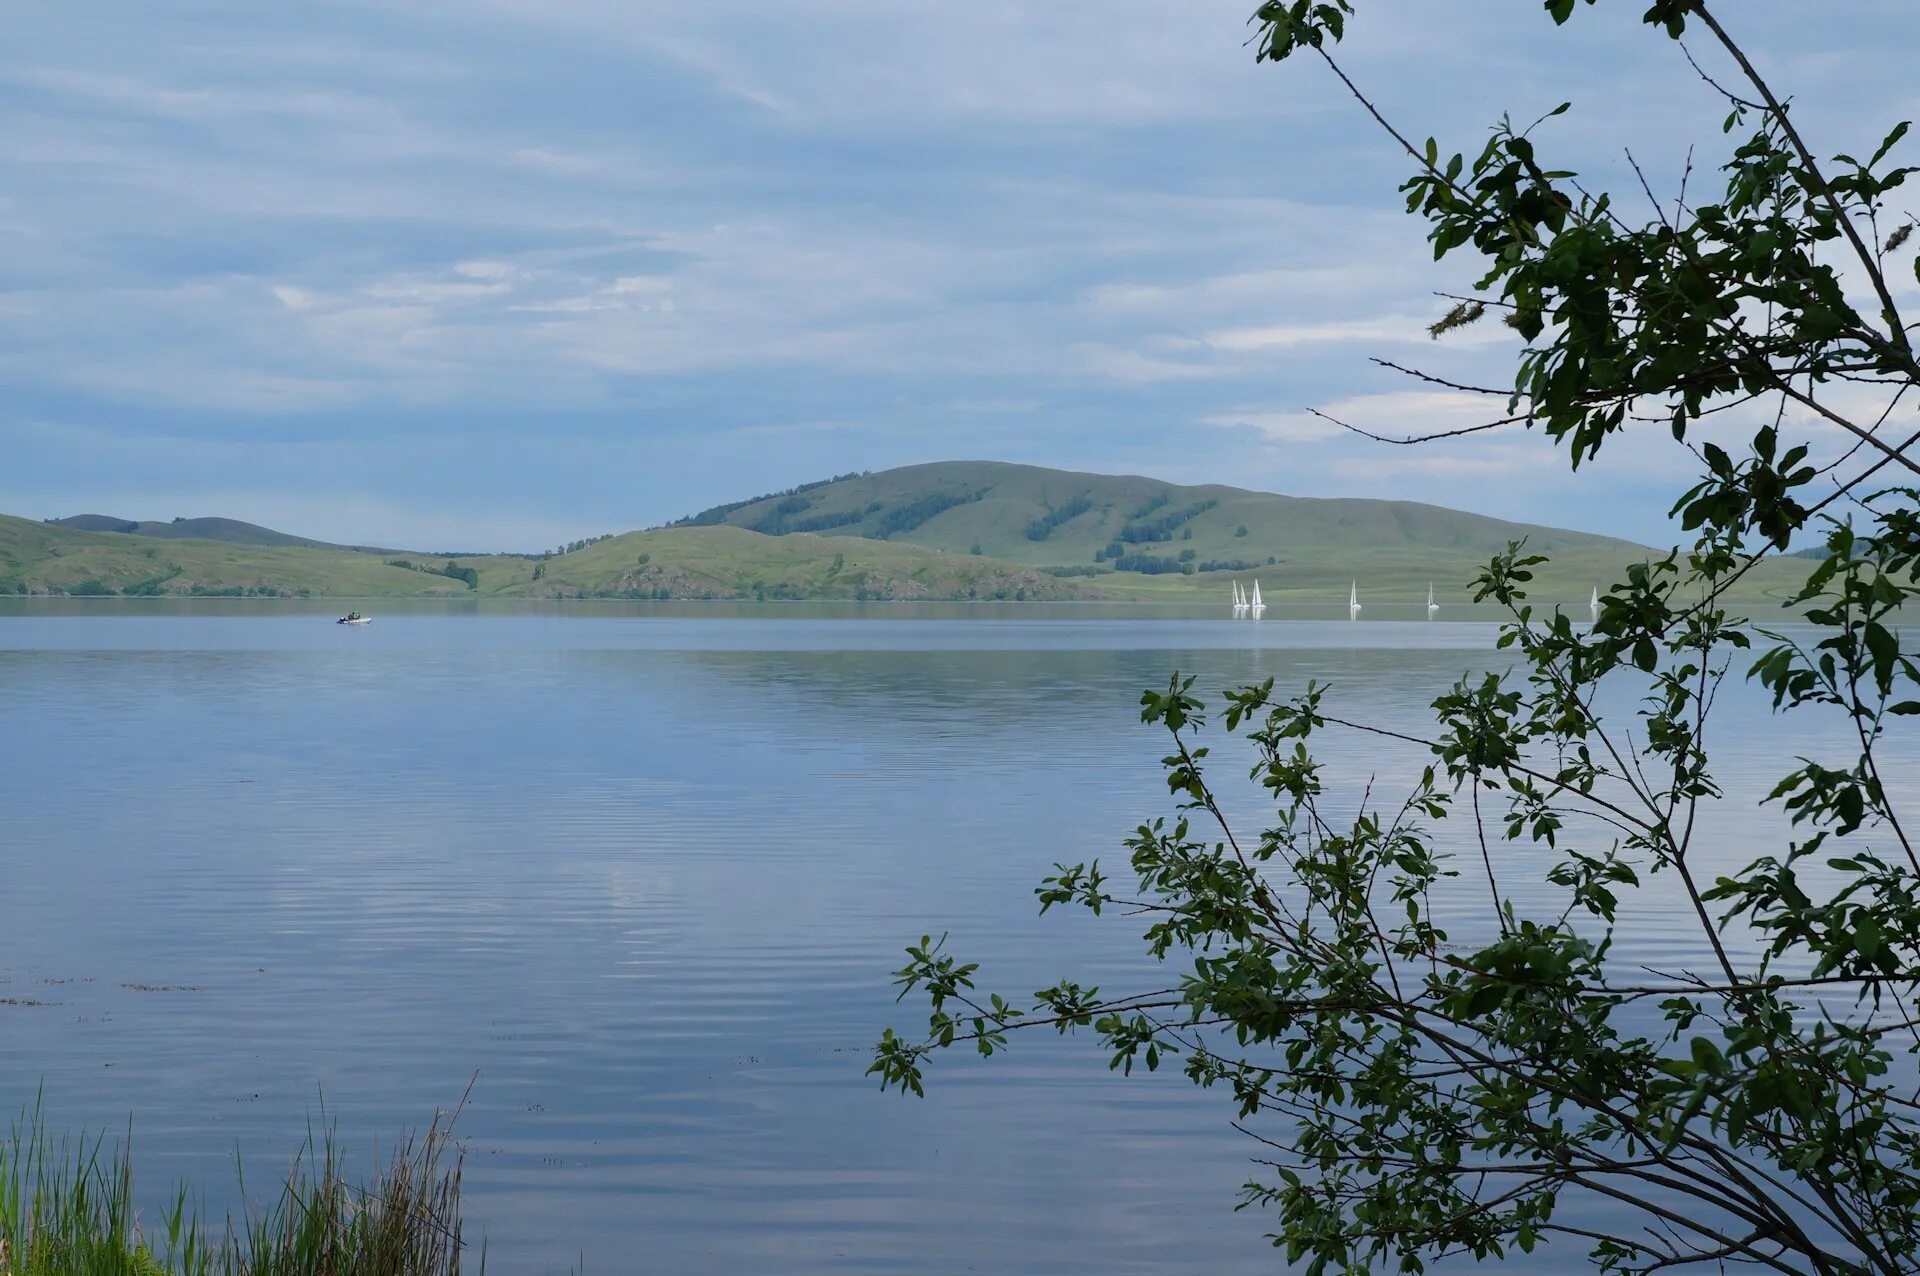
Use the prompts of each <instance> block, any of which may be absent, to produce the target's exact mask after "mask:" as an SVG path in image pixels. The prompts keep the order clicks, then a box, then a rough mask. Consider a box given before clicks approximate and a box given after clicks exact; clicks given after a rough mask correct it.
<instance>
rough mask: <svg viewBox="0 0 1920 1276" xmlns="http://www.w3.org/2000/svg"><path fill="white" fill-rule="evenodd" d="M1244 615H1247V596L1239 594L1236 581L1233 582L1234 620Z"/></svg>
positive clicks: (1238, 585)
mask: <svg viewBox="0 0 1920 1276" xmlns="http://www.w3.org/2000/svg"><path fill="white" fill-rule="evenodd" d="M1246 614H1247V596H1246V595H1245V594H1243V593H1241V592H1240V582H1239V581H1237V580H1236V581H1234V582H1233V615H1234V619H1236V620H1237V619H1239V618H1240V617H1242V616H1244V615H1246Z"/></svg>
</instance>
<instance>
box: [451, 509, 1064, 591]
mask: <svg viewBox="0 0 1920 1276" xmlns="http://www.w3.org/2000/svg"><path fill="white" fill-rule="evenodd" d="M435 561H436V563H437V562H438V561H439V560H435ZM452 561H453V562H454V563H456V565H458V566H461V567H471V568H473V569H474V570H475V571H476V572H477V573H478V581H477V584H476V592H478V593H480V594H494V595H499V594H513V595H521V596H525V597H533V598H762V599H765V598H775V599H777V598H847V599H860V598H875V599H914V598H919V599H969V598H1000V599H1030V600H1036V601H1037V600H1043V599H1068V598H1076V597H1080V596H1082V595H1083V594H1084V593H1085V592H1086V591H1085V590H1084V589H1083V588H1082V587H1081V586H1080V584H1079V583H1077V582H1074V581H1070V580H1060V579H1058V578H1056V577H1053V576H1049V575H1047V574H1045V573H1044V572H1036V571H1032V570H1030V569H1027V568H1022V567H1015V566H1012V565H1010V564H1007V563H1001V562H996V561H993V560H991V559H986V558H976V557H973V556H971V555H966V554H944V553H941V552H940V551H938V550H932V549H927V548H924V547H922V546H918V545H896V544H888V543H885V542H879V541H860V540H844V539H840V538H836V537H826V536H808V535H795V536H781V537H772V536H763V535H761V534H759V533H758V532H749V531H746V530H744V529H742V528H738V527H686V528H658V529H655V530H653V531H646V532H628V533H627V534H626V535H624V536H615V537H613V538H611V539H609V540H604V541H598V542H596V543H594V544H592V545H588V546H586V547H585V548H583V549H578V550H575V551H574V552H572V553H570V554H558V555H555V556H553V557H551V558H533V559H528V558H512V557H502V556H488V557H475V558H460V559H455V560H452Z"/></svg>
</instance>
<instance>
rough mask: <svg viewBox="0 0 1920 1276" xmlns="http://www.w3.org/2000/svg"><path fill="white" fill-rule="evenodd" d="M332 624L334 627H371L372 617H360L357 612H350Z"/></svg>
mask: <svg viewBox="0 0 1920 1276" xmlns="http://www.w3.org/2000/svg"><path fill="white" fill-rule="evenodd" d="M333 623H334V624H336V625H371V624H372V623H373V617H372V616H362V615H361V614H360V613H359V612H357V611H350V612H348V613H347V614H346V615H344V616H342V617H340V619H338V620H336V621H334V622H333Z"/></svg>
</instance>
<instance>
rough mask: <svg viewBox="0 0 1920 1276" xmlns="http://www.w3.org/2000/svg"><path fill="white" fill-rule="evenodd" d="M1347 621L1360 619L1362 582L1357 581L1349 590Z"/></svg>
mask: <svg viewBox="0 0 1920 1276" xmlns="http://www.w3.org/2000/svg"><path fill="white" fill-rule="evenodd" d="M1347 619H1348V620H1358V619H1360V582H1359V581H1357V580H1356V581H1354V582H1353V584H1352V585H1351V586H1349V587H1348V589H1347Z"/></svg>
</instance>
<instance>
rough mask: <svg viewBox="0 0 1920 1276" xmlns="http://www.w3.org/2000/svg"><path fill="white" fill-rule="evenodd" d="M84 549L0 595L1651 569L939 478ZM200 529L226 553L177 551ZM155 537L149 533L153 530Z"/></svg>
mask: <svg viewBox="0 0 1920 1276" xmlns="http://www.w3.org/2000/svg"><path fill="white" fill-rule="evenodd" d="M66 521H67V522H77V523H80V524H82V525H83V526H84V527H85V528H88V529H96V530H81V529H78V528H74V527H69V526H62V525H59V524H49V523H34V522H28V521H26V520H23V519H14V518H5V517H0V593H12V594H20V593H82V594H86V593H98V594H135V595H138V594H161V593H164V594H254V595H261V594H265V595H280V594H284V595H308V596H318V597H354V598H367V597H380V596H397V595H417V596H433V595H448V596H453V597H473V596H480V595H521V596H529V597H550V598H578V597H599V598H830V599H860V598H877V599H890V598H898V599H968V598H1005V599H1067V598H1117V599H1128V598H1133V599H1143V600H1160V601H1167V602H1186V603H1192V602H1196V601H1205V602H1208V603H1216V602H1217V603H1222V604H1224V602H1225V601H1226V599H1227V596H1228V592H1229V588H1230V585H1229V582H1230V581H1234V580H1238V581H1240V582H1241V583H1242V584H1243V585H1246V584H1250V583H1251V582H1253V581H1255V580H1258V581H1259V582H1260V586H1261V590H1262V592H1263V594H1264V595H1265V596H1266V598H1267V599H1268V600H1269V601H1271V602H1274V603H1281V604H1285V603H1293V602H1312V603H1315V604H1324V605H1343V604H1344V603H1345V601H1346V595H1347V589H1348V586H1349V584H1351V583H1357V584H1358V587H1359V589H1360V593H1361V600H1362V602H1363V603H1368V602H1374V603H1394V604H1406V603H1412V602H1415V601H1419V602H1424V601H1425V598H1426V592H1427V587H1428V585H1429V583H1431V584H1432V586H1433V588H1434V590H1435V593H1436V596H1437V597H1438V599H1439V601H1441V602H1442V603H1443V604H1457V603H1461V602H1465V601H1467V598H1468V582H1469V581H1470V580H1471V579H1472V577H1473V576H1474V575H1475V574H1476V573H1477V572H1478V571H1479V570H1480V569H1481V568H1482V567H1484V566H1485V564H1486V562H1487V560H1488V559H1489V558H1491V557H1492V556H1493V555H1495V554H1497V553H1499V552H1500V551H1501V550H1503V549H1504V548H1505V546H1506V545H1507V544H1508V542H1510V541H1514V540H1518V539H1520V538H1523V537H1524V538H1525V539H1526V540H1527V542H1528V544H1529V546H1530V547H1531V548H1532V549H1535V550H1538V551H1540V552H1542V553H1545V554H1547V555H1549V556H1550V558H1551V562H1550V564H1549V565H1548V566H1547V567H1546V568H1544V569H1542V570H1541V571H1540V572H1539V575H1538V579H1537V581H1536V586H1535V590H1534V594H1535V597H1536V598H1537V599H1538V600H1539V601H1541V602H1543V603H1558V604H1571V605H1579V606H1584V604H1585V601H1586V598H1587V595H1588V593H1589V592H1590V591H1591V590H1592V589H1593V588H1594V587H1595V586H1600V587H1603V588H1604V587H1605V586H1607V585H1610V584H1611V583H1612V582H1614V581H1616V580H1618V579H1619V578H1620V574H1621V572H1622V571H1623V570H1624V568H1625V567H1626V566H1627V564H1629V563H1632V562H1636V561H1639V560H1641V559H1642V558H1644V557H1646V556H1647V555H1648V554H1649V552H1650V551H1648V550H1647V549H1645V548H1643V547H1641V546H1638V545H1634V544H1632V543H1630V542H1627V541H1622V540H1615V539H1612V538H1609V537H1604V536H1594V535H1590V534H1587V533H1583V532H1571V531H1564V530H1559V529H1555V528H1545V527H1530V526H1527V525H1525V524H1519V523H1508V522H1503V521H1501V520H1499V519H1493V518H1485V517H1482V516H1480V515H1477V514H1466V513H1462V512H1460V511H1458V510H1449V509H1443V508H1441V507H1439V506H1434V505H1423V504H1420V503H1418V502H1412V501H1372V500H1355V499H1320V498H1310V497H1292V496H1276V495H1273V494H1270V493H1264V492H1248V491H1243V490H1241V489H1239V488H1232V487H1218V486H1208V487H1182V486H1178V485H1176V484H1171V483H1165V482H1162V481H1160V480H1158V479H1149V478H1140V477H1133V476H1114V475H1100V474H1075V473H1068V472H1065V471H1061V470H1045V469H1038V468H1035V467H1032V466H1024V465H1006V464H1000V463H997V462H972V461H968V462H943V463H940V464H934V465H917V466H910V467H907V468H905V469H897V470H887V471H884V472H882V473H877V474H856V475H844V476H842V477H840V478H836V479H831V480H828V481H825V482H821V483H813V484H807V485H804V486H803V487H800V488H796V489H793V490H792V491H789V492H782V493H776V494H773V495H770V496H764V497H758V498H755V499H752V500H747V501H741V502H737V503H735V504H731V505H724V506H719V507H717V508H715V509H712V510H708V511H706V512H705V513H703V514H699V515H696V516H694V517H692V518H689V519H682V520H681V521H680V522H679V523H677V524H675V525H673V526H671V527H667V528H656V529H654V530H651V531H645V532H629V533H627V534H626V535H624V536H617V537H612V538H608V539H605V540H600V541H597V542H594V543H591V544H584V543H583V544H582V545H581V547H580V548H577V549H575V550H573V551H572V552H569V553H561V554H551V555H546V556H542V557H537V558H536V557H533V556H522V555H459V556H455V557H451V558H450V557H446V556H444V555H436V554H418V553H406V552H401V551H390V550H377V551H376V550H354V549H347V548H343V547H340V546H332V545H321V544H319V543H317V542H303V543H299V544H284V543H273V544H254V543H248V542H247V540H246V538H247V537H250V536H253V537H256V538H257V536H265V537H267V538H279V539H280V540H282V541H297V540H298V538H295V537H285V536H283V534H282V533H278V532H273V531H271V530H269V529H266V528H257V527H254V526H253V525H252V524H246V523H236V522H232V521H231V520H225V519H196V520H190V521H187V522H183V523H165V524H139V525H137V527H138V528H139V530H136V531H131V532H130V531H127V530H125V529H126V525H125V524H122V523H120V522H119V520H115V519H112V518H107V517H104V516H80V517H79V518H77V519H73V520H66ZM196 527H204V528H206V529H207V530H208V531H210V532H212V533H217V534H218V536H219V537H221V538H223V539H207V538H196V537H188V536H185V535H183V534H182V529H186V530H191V529H193V528H196ZM150 528H153V529H160V530H161V531H162V532H163V533H164V534H162V535H156V534H152V533H151V532H150V531H149V530H148V529H150ZM1811 566H1812V563H1811V561H1810V560H1807V559H1791V560H1784V561H1776V562H1772V563H1769V564H1767V565H1766V566H1765V567H1764V568H1763V569H1761V570H1759V571H1757V572H1755V573H1753V574H1752V575H1751V576H1750V577H1748V579H1747V580H1746V581H1744V582H1743V583H1742V585H1741V586H1740V588H1739V589H1738V591H1737V592H1736V594H1735V598H1736V599H1748V600H1759V599H1762V598H1765V597H1767V596H1772V597H1780V596H1782V595H1784V594H1785V593H1786V591H1787V590H1788V589H1790V588H1791V587H1792V586H1793V585H1794V584H1796V583H1798V581H1800V580H1802V579H1804V578H1805V575H1806V573H1807V571H1808V570H1809V569H1810V568H1811Z"/></svg>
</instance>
